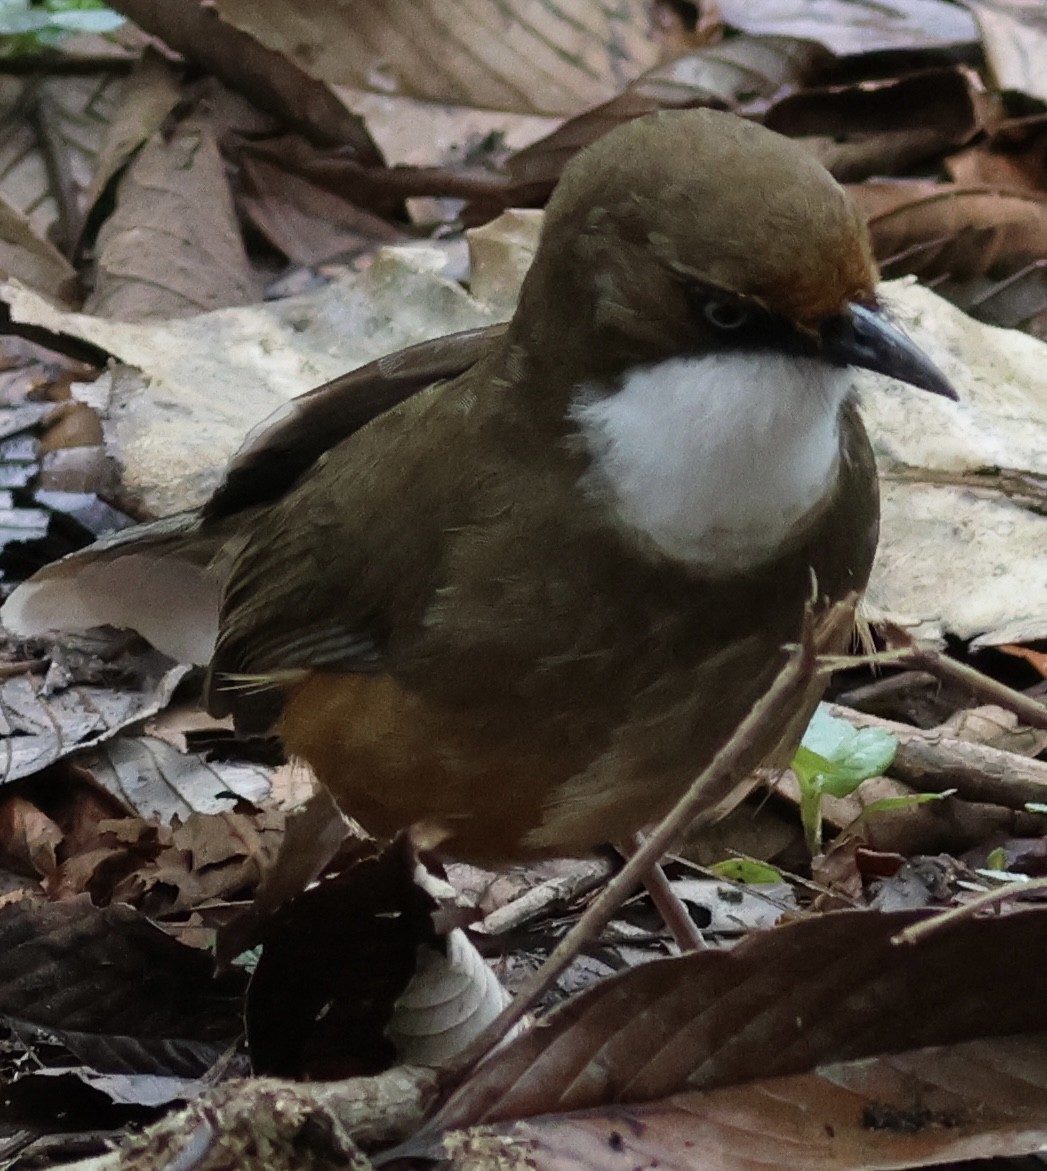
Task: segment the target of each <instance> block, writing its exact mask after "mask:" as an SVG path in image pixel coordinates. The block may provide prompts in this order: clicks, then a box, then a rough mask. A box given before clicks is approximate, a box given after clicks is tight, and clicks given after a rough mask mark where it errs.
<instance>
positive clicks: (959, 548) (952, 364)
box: [858, 281, 1047, 645]
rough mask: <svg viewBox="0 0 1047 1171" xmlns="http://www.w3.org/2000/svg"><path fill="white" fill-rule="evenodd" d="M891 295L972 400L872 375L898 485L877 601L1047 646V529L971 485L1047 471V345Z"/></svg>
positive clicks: (870, 394) (867, 381)
mask: <svg viewBox="0 0 1047 1171" xmlns="http://www.w3.org/2000/svg"><path fill="white" fill-rule="evenodd" d="M884 300H885V301H886V303H887V305H888V307H889V310H890V312H891V313H892V314H893V315H894V316H895V317H896V318H897V320H898V321H899V322H900V324H901V325H902V326H903V327H904V328H905V329H907V330H908V332H909V333H910V334H911V336H912V337H913V338H914V339H915V340H916V341H917V342H918V343H919V344H920V345H921V346H922V347H923V348H924V349H925V350H926V351H927V352H928V353H929V354H930V355H931V357H932V358H933V359H934V360H935V361H936V362H938V363H939V365H940V366H941V368H942V369H943V370H944V371H945V373H946V374H947V375H948V376H949V377H950V378H951V379H952V380H953V383H954V385H955V386H956V389H957V391H958V392H959V395H960V402H959V403H957V404H952V403H947V402H946V401H945V400H940V399H935V398H933V397H932V396H931V395H921V394H917V393H913V392H911V391H909V390H906V389H904V388H901V387H889V386H884V385H883V380H882V379H879V378H876V377H875V376H872V375H862V376H861V378H860V379H859V380H858V382H859V386H860V388H861V401H862V409H863V413H864V415H865V419H866V422H867V424H868V425H869V429H870V432H871V434H872V436H873V441H874V445H875V446H876V449H877V457H878V460H879V462H880V467H881V471H882V472H883V473H884V476H885V479H884V483H883V503H882V508H883V521H882V524H883V537H882V539H881V542H880V549H879V553H878V556H877V561H876V565H875V566H874V569H873V578H872V582H871V584H870V587H869V595H868V597H869V602H870V605H871V606H872V607H873V609H874V610H875V609H878V610H881V611H883V612H886V613H889V614H890V615H892V616H893V617H894V618H895V619H896V620H897V619H902V620H903V621H905V622H907V623H909V624H912V625H915V626H916V627H917V629H918V630H919V632H920V633H921V634H922V635H924V636H927V637H933V638H940V637H942V636H943V635H945V634H955V635H958V636H959V637H961V638H974V637H978V639H979V642H980V643H982V644H984V645H989V644H996V643H1001V642H1014V641H1025V640H1029V639H1037V638H1043V637H1047V520H1045V518H1044V517H1043V516H1042V515H1041V514H1040V513H1039V512H1037V511H1034V510H1033V509H1030V508H1025V507H1023V506H1022V504H1021V502H1020V501H1018V500H1015V499H1012V498H1010V497H1008V496H1007V495H1004V494H1003V493H1002V492H994V491H991V490H988V489H986V490H979V489H976V488H973V487H971V486H968V484H969V483H970V480H971V479H972V473H976V472H978V471H981V470H984V469H987V468H1010V469H1019V470H1022V471H1025V472H1030V473H1033V475H1039V476H1042V475H1044V474H1047V361H1045V359H1047V348H1045V346H1044V343H1043V342H1041V341H1039V340H1037V339H1036V338H1032V337H1029V336H1028V335H1026V334H1023V333H1020V332H1017V331H1015V330H1004V329H996V328H994V327H993V326H989V325H982V324H980V323H978V322H975V321H972V320H971V318H969V317H967V316H966V315H965V314H964V313H962V312H961V311H960V310H958V309H956V308H954V307H953V306H951V305H949V304H948V303H947V302H945V301H943V300H941V298H939V297H937V296H935V294H934V293H932V292H930V291H929V290H928V289H925V288H922V287H921V286H919V285H917V284H915V283H912V282H909V283H906V282H903V281H899V282H894V283H889V284H887V285H885V286H884ZM965 479H966V481H967V482H966V483H960V484H959V485H957V484H955V483H949V482H948V481H949V480H954V481H955V480H961V481H963V480H965Z"/></svg>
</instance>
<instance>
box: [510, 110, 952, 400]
mask: <svg viewBox="0 0 1047 1171" xmlns="http://www.w3.org/2000/svg"><path fill="white" fill-rule="evenodd" d="M876 280H877V271H876V264H875V261H874V260H873V257H872V252H871V249H870V245H869V238H868V233H867V231H866V228H865V224H864V223H863V221H862V219H861V217H860V215H859V213H858V211H857V209H856V208H855V207H854V205H853V203H852V202H851V200H850V199H849V197H848V196H847V194H846V192H845V191H844V190H843V188H842V187H840V185H839V184H838V183H837V182H836V181H835V180H834V179H833V178H832V176H830V175H829V173H828V172H827V171H826V170H825V168H824V167H822V165H821V164H820V163H819V162H818V161H817V160H816V159H815V158H814V157H813V156H812V155H810V154H809V153H808V152H807V151H806V150H805V149H804V148H803V147H802V146H800V145H798V144H797V143H796V142H793V141H791V140H790V139H787V138H784V137H782V136H781V135H778V134H775V133H773V132H772V131H769V130H766V129H764V128H763V127H761V126H758V125H756V124H754V123H752V122H747V121H745V120H743V119H741V118H738V117H735V116H734V115H731V114H725V113H721V112H719V111H715V110H708V109H701V110H686V111H671V112H664V113H660V114H655V115H652V116H650V117H646V118H641V119H638V120H636V121H634V122H630V123H628V124H626V125H624V126H622V127H619V128H618V129H616V130H614V131H612V132H610V133H609V134H607V135H605V136H604V137H603V138H601V139H600V140H598V141H597V142H596V143H594V144H593V145H592V146H590V147H588V148H587V149H586V150H585V151H583V152H581V153H580V154H579V155H578V156H577V157H576V158H575V159H574V160H572V162H571V163H570V164H569V165H568V166H567V167H566V168H565V170H564V173H563V177H562V179H561V181H560V183H559V185H558V187H557V189H556V191H555V193H554V195H553V197H552V199H551V201H550V203H549V207H548V210H547V213H546V221H545V228H544V231H543V235H542V241H541V244H540V246H539V250H538V254H537V256H536V258H535V263H534V265H533V266H532V269H531V272H530V273H529V275H528V279H527V281H526V283H525V286H524V290H523V293H522V295H521V311H520V312H519V313H518V314H517V318H516V321H515V322H514V332H515V333H516V335H517V338H518V340H519V341H521V342H522V343H523V344H524V345H525V346H526V347H528V348H529V349H531V350H532V351H533V350H534V349H538V348H540V349H541V350H542V351H543V352H545V353H547V354H548V353H554V354H556V355H557V358H556V360H557V361H559V362H561V363H562V364H563V365H565V366H566V367H567V368H570V367H571V366H572V365H573V364H574V362H575V361H576V360H577V359H578V352H579V351H580V350H582V349H585V350H586V351H588V352H587V353H586V355H585V357H586V361H589V362H590V363H591V360H592V357H593V355H594V354H595V356H596V360H597V363H598V365H599V366H600V367H601V368H600V369H598V370H597V371H595V373H596V375H597V377H602V378H603V379H605V380H613V379H614V378H615V377H616V376H618V375H620V374H621V373H623V372H624V371H626V370H627V369H629V368H630V367H633V366H636V365H638V364H645V363H653V362H658V361H662V360H664V359H666V358H671V357H677V356H685V355H689V354H704V353H706V352H709V351H717V350H725V349H727V350H735V351H750V352H751V351H758V350H769V351H776V352H778V353H784V354H796V355H802V356H805V357H811V358H820V359H823V360H824V361H825V362H827V363H830V364H833V365H837V366H848V365H850V366H861V367H865V368H867V369H870V370H874V371H878V372H880V373H884V374H888V375H891V376H892V377H895V378H899V379H901V380H903V381H906V382H909V383H911V384H912V385H914V386H917V387H920V388H922V389H924V390H930V391H933V392H935V393H938V394H943V395H946V396H948V397H955V394H954V392H953V391H952V388H951V387H950V386H949V384H948V382H947V381H946V379H945V378H944V376H943V375H942V374H941V373H940V372H939V371H938V370H937V369H936V367H935V366H934V365H933V364H932V363H931V362H930V360H929V359H928V358H927V357H926V356H925V355H924V354H923V353H922V352H921V351H920V350H919V349H918V348H917V347H916V346H915V345H913V343H912V342H910V341H909V340H908V339H907V338H906V337H905V336H904V334H902V333H901V332H900V331H899V330H898V329H897V328H895V327H894V326H892V325H891V324H890V323H889V322H888V321H887V320H886V319H885V318H884V317H883V315H882V314H881V313H880V311H879V308H878V305H877V301H876V293H875V285H876ZM528 330H532V331H535V334H536V336H533V337H532V338H530V339H528V338H527V337H526V336H520V334H521V333H525V332H526V331H528ZM538 335H544V336H538Z"/></svg>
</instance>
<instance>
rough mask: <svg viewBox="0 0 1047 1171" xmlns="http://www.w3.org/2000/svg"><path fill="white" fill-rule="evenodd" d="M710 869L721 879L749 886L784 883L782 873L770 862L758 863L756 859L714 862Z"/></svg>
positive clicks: (733, 859) (730, 859)
mask: <svg viewBox="0 0 1047 1171" xmlns="http://www.w3.org/2000/svg"><path fill="white" fill-rule="evenodd" d="M709 869H710V870H711V871H712V872H713V874H716V875H718V876H719V877H720V878H729V879H730V880H731V881H732V882H744V883H745V884H746V885H748V886H756V885H758V884H759V883H768V882H781V881H782V875H781V872H780V871H778V870H775V868H774V867H773V866H772V865H771V864H770V863H769V862H757V861H756V859H755V858H727V859H725V860H724V861H723V862H714V863H713V865H712V866H710V867H709Z"/></svg>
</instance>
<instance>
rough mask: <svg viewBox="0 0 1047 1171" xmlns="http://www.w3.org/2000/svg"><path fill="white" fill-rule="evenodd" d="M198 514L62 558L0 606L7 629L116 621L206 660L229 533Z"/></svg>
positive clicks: (26, 632)
mask: <svg viewBox="0 0 1047 1171" xmlns="http://www.w3.org/2000/svg"><path fill="white" fill-rule="evenodd" d="M220 528H221V526H205V527H202V526H201V522H200V518H199V516H198V514H197V513H195V512H193V513H181V514H179V515H178V516H172V517H165V518H164V519H162V520H157V521H152V522H150V523H148V524H143V525H136V526H135V527H134V528H130V529H125V530H124V531H122V532H120V533H115V534H113V535H112V536H110V537H104V538H103V539H102V540H100V541H97V542H96V543H95V544H93V545H90V546H89V547H88V548H86V549H81V550H80V551H79V552H77V553H72V554H70V555H69V556H68V557H63V558H62V560H61V561H56V562H54V564H52V565H48V566H46V567H45V568H43V569H41V570H40V571H39V572H37V573H36V574H34V575H33V576H32V577H31V578H30V579H29V580H28V581H25V582H23V583H22V584H21V585H20V586H18V587H17V588H16V589H15V591H14V592H13V593H12V594H11V596H10V597H9V598H8V599H7V601H6V602H5V603H4V605H3V607H2V608H0V623H2V624H3V626H4V627H5V628H6V629H7V630H8V631H10V632H11V633H12V634H17V635H23V636H33V635H39V634H44V633H46V632H50V631H62V630H86V629H88V628H90V627H92V626H105V625H108V626H119V627H126V628H128V629H131V630H135V631H137V632H138V633H139V634H141V635H142V636H143V637H144V638H146V639H148V641H149V642H151V643H152V644H153V645H154V646H155V647H156V648H157V649H158V650H161V651H163V652H164V653H165V654H167V655H170V656H171V657H172V658H174V659H176V660H178V661H179V662H183V663H200V664H204V663H207V662H209V660H210V658H211V654H212V652H213V650H214V644H215V639H216V638H217V635H218V612H219V606H220V604H221V591H222V577H223V569H222V566H223V562H224V559H223V558H222V556H221V551H222V549H223V546H224V544H225V541H226V540H228V534H227V533H223V532H221V531H220Z"/></svg>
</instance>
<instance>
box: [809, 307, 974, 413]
mask: <svg viewBox="0 0 1047 1171" xmlns="http://www.w3.org/2000/svg"><path fill="white" fill-rule="evenodd" d="M822 346H823V349H822V353H823V355H824V356H825V357H826V358H827V359H828V360H829V361H830V362H834V363H836V364H837V365H839V366H861V367H862V368H863V369H865V370H875V371H876V373H877V374H887V375H888V376H889V377H891V378H897V379H899V381H901V382H908V383H909V385H910V386H917V387H919V388H920V390H929V391H930V392H931V393H932V394H940V395H942V396H944V397H945V398H951V399H953V400H954V401H955V400H957V399H958V398H959V397H960V396H959V395H958V394H957V393H956V391H955V390H953V388H952V386H951V384H950V383H949V380H948V379H947V378H946V377H945V375H944V374H943V373H942V372H941V371H940V370H939V369H938V367H937V366H935V364H934V363H933V362H932V361H931V360H930V358H928V357H927V355H926V354H925V353H924V352H923V350H921V349H920V348H919V346H916V345H914V344H913V343H912V342H911V341H910V340H909V339H908V338H907V337H906V336H905V334H904V333H902V331H901V330H900V329H896V328H895V327H894V326H893V325H891V323H890V322H889V321H887V319H886V318H884V317H882V316H881V315H880V314H879V313H877V312H876V311H875V310H874V309H866V307H865V306H864V305H852V306H851V307H850V309H849V311H848V312H847V313H844V314H842V315H841V316H839V317H834V318H833V320H832V321H830V322H828V323H827V324H826V326H825V327H824V329H823V330H822Z"/></svg>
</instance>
